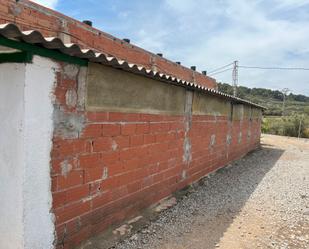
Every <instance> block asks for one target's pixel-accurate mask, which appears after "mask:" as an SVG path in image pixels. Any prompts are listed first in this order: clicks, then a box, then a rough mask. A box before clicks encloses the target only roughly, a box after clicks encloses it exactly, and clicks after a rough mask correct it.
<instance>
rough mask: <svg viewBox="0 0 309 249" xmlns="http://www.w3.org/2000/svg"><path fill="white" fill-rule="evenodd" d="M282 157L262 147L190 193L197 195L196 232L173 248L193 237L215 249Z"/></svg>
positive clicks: (265, 146)
mask: <svg viewBox="0 0 309 249" xmlns="http://www.w3.org/2000/svg"><path fill="white" fill-rule="evenodd" d="M283 153H284V150H280V149H276V148H272V147H271V146H269V145H266V144H264V145H263V148H262V149H259V150H256V151H254V152H253V153H252V152H251V153H249V154H248V155H247V156H246V157H244V158H243V159H240V160H238V161H236V162H235V163H233V167H227V168H222V169H220V170H218V171H217V173H216V174H215V175H213V176H212V177H210V178H204V180H202V181H201V184H202V185H203V186H202V188H203V189H205V190H204V191H197V192H196V193H193V195H197V196H193V198H198V199H199V200H198V204H197V206H194V203H193V209H194V210H195V211H194V212H196V214H197V216H203V218H202V219H201V220H203V222H202V224H201V225H200V229H198V231H191V232H192V233H191V234H190V235H189V236H185V238H180V240H179V241H177V245H179V246H185V244H186V243H187V241H188V240H190V238H193V237H194V238H197V242H196V243H198V244H199V243H203V245H204V246H205V248H217V247H216V245H217V244H218V243H219V242H220V239H221V237H223V235H224V233H225V232H226V231H227V229H228V228H229V226H230V225H231V224H232V223H233V220H234V218H235V217H236V216H237V215H238V214H239V213H240V212H241V210H242V208H243V207H244V206H245V204H246V202H247V201H248V199H249V197H250V196H251V195H252V193H253V192H254V191H255V189H256V188H257V186H258V185H259V183H260V182H261V181H262V180H263V178H264V177H265V175H266V174H267V172H269V171H270V170H271V169H272V167H273V166H274V165H275V164H276V162H277V161H278V159H279V158H280V156H281V155H282V154H283ZM189 208H190V207H189ZM179 215H180V216H181V215H182V214H179ZM199 238H200V239H199ZM199 240H200V241H199ZM194 243H195V242H194V241H193V240H191V241H190V242H189V244H190V245H192V244H194ZM199 246H200V244H199V245H198V246H197V248H200V247H199ZM193 247H194V246H193ZM162 248H164V247H162Z"/></svg>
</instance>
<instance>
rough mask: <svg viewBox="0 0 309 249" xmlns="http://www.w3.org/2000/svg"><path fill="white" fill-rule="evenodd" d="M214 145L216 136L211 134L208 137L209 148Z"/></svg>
mask: <svg viewBox="0 0 309 249" xmlns="http://www.w3.org/2000/svg"><path fill="white" fill-rule="evenodd" d="M215 144H216V135H215V134H212V135H211V136H210V147H211V148H213V147H214V146H215Z"/></svg>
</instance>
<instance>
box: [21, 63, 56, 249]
mask: <svg viewBox="0 0 309 249" xmlns="http://www.w3.org/2000/svg"><path fill="white" fill-rule="evenodd" d="M56 68H57V65H56V64H55V63H54V62H52V61H51V60H49V59H45V58H41V57H34V60H33V64H27V66H26V81H25V116H24V124H25V132H24V138H25V141H24V143H25V151H24V152H25V157H24V159H25V171H24V172H25V173H24V174H25V175H24V186H23V190H24V195H23V198H24V241H25V248H26V249H43V248H44V249H50V248H53V246H52V244H53V241H54V223H53V215H52V213H50V210H51V208H52V196H51V190H50V189H51V180H50V152H51V147H52V135H53V119H52V116H53V94H52V93H53V89H54V86H55V81H56V75H55V70H56Z"/></svg>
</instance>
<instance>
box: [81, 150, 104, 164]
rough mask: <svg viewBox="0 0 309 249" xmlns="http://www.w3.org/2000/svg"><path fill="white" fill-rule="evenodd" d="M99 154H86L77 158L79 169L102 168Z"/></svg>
mask: <svg viewBox="0 0 309 249" xmlns="http://www.w3.org/2000/svg"><path fill="white" fill-rule="evenodd" d="M102 165H103V164H102V159H101V154H98V153H97V154H88V155H83V156H80V157H79V167H81V168H92V167H99V166H102Z"/></svg>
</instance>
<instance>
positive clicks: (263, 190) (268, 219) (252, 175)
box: [114, 135, 309, 249]
mask: <svg viewBox="0 0 309 249" xmlns="http://www.w3.org/2000/svg"><path fill="white" fill-rule="evenodd" d="M262 143H263V144H262V145H263V146H262V149H260V150H257V151H255V152H254V153H251V154H249V155H247V156H246V157H244V158H243V159H241V160H238V161H237V162H235V163H233V164H232V165H229V167H226V168H224V169H222V170H219V171H218V172H217V173H216V174H214V175H212V176H210V177H207V178H205V179H204V180H202V181H201V183H200V184H199V186H196V187H194V188H192V191H190V193H188V194H187V195H186V196H184V197H182V199H181V200H178V202H177V204H176V205H175V206H174V207H172V208H171V209H169V210H166V211H164V212H162V213H161V214H160V216H159V219H157V220H156V221H154V222H152V223H150V225H149V226H148V227H147V228H144V229H143V230H142V231H140V232H139V233H137V234H134V235H132V236H131V237H130V238H129V239H126V240H124V241H123V242H121V243H119V244H117V245H116V246H115V247H114V248H117V249H130V248H132V249H137V248H147V249H155V248H160V249H189V248H190V249H191V248H193V249H199V248H201V249H202V248H203V249H208V248H224V249H225V248H229V249H231V248H232V249H234V248H235V249H240V248H248V249H249V248H250V249H252V248H280V249H284V248H295V249H296V248H297V249H301V248H309V140H297V139H293V138H285V137H280V136H271V135H263V138H262Z"/></svg>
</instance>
